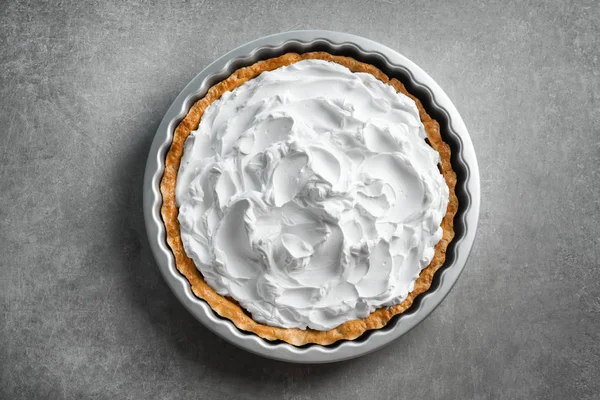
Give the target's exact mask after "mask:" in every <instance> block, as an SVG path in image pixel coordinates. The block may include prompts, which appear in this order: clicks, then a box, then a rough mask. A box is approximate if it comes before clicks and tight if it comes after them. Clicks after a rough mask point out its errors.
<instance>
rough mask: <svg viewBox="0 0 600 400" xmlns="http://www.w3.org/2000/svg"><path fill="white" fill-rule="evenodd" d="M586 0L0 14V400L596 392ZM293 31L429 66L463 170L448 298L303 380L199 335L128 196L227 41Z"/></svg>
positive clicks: (302, 372) (595, 84)
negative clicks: (474, 232)
mask: <svg viewBox="0 0 600 400" xmlns="http://www.w3.org/2000/svg"><path fill="white" fill-rule="evenodd" d="M599 4H600V3H598V2H597V1H578V2H575V1H560V0H552V1H546V2H542V1H495V2H467V1H455V2H435V1H420V2H409V1H393V0H390V1H383V0H382V1H374V2H366V1H356V2H339V1H331V2H312V1H308V0H301V1H277V2H271V3H266V2H265V3H261V2H243V3H242V2H235V3H234V2H225V1H223V2H221V1H199V2H194V1H183V2H182V1H174V0H173V1H170V2H164V3H156V4H154V3H148V2H130V3H124V2H120V1H106V2H105V1H96V2H83V1H60V2H41V1H40V2H29V3H26V2H19V1H3V2H0V105H1V107H0V398H1V399H121V398H127V399H138V398H148V399H153V398H156V399H185V398H240V399H252V398H262V399H310V398H331V399H343V398H369V399H388V398H412V399H419V398H427V399H438V398H439V399H471V398H473V399H488V398H490V399H517V398H523V399H598V398H600V380H599V377H600V344H599V343H600V337H599V332H600V283H599V282H600V268H599V264H600V263H599V261H598V260H600V229H599V225H598V224H599V223H600V203H599V198H600V185H599V183H598V180H599V178H600V176H599V174H600V128H599V126H600V72H599V71H600V60H599V57H600V51H599V45H600V43H599V41H600V39H599V38H600V24H599V22H598V21H599V20H600V5H599ZM305 28H321V29H331V30H339V31H346V32H349V33H355V34H359V35H362V36H366V37H369V38H371V39H374V40H376V41H379V42H381V43H383V44H386V45H388V46H390V47H392V48H394V49H396V50H398V51H399V52H401V53H403V54H404V55H406V56H407V57H409V58H410V59H412V60H413V61H415V62H416V63H417V64H418V65H420V66H421V67H423V68H424V69H425V70H426V71H427V72H429V73H430V74H431V75H432V76H433V77H434V79H436V80H437V81H438V83H439V84H440V85H441V86H442V87H443V88H444V89H445V90H446V91H447V92H448V94H449V95H450V97H451V98H452V99H453V101H454V102H455V104H456V106H457V108H458V109H459V111H460V112H461V114H462V116H463V118H464V119H465V122H466V124H467V126H468V128H469V130H470V132H471V136H472V138H473V142H474V145H475V148H476V151H477V154H478V158H479V162H480V166H481V177H482V208H481V219H480V228H479V232H478V237H477V240H476V242H475V246H474V249H473V252H472V255H471V258H470V261H469V262H468V265H467V267H466V269H465V272H464V273H463V275H462V276H461V278H460V280H459V282H458V284H457V286H456V287H455V288H454V290H453V291H452V292H451V294H450V295H449V296H448V298H447V299H446V300H445V302H444V303H442V305H441V306H440V307H439V308H438V309H437V310H436V311H435V312H434V313H433V314H432V315H431V316H430V317H429V318H428V319H427V320H426V321H425V322H424V323H422V324H421V325H420V326H418V327H417V328H416V329H414V330H413V331H411V332H410V333H409V334H407V335H406V336H404V337H403V338H401V339H399V340H397V341H396V342H394V343H393V344H392V345H390V346H389V347H387V348H385V349H384V350H381V351H378V352H376V353H374V354H371V355H368V356H366V357H363V358H361V359H357V360H353V361H349V362H344V363H338V364H333V365H316V366H310V365H308V366H307V365H304V366H303V365H291V364H284V363H280V362H274V361H269V360H266V359H262V358H259V357H257V356H254V355H251V354H247V353H245V352H243V351H242V350H238V349H237V348H234V347H232V346H231V345H229V344H227V343H225V342H223V341H222V340H221V339H219V338H217V337H216V336H214V335H213V334H212V333H210V332H209V331H207V329H205V328H204V327H203V326H201V325H200V324H199V323H198V322H196V321H195V320H194V319H193V318H192V317H191V316H190V315H189V314H188V313H187V311H185V310H184V309H183V307H182V306H180V304H179V303H178V302H177V300H176V299H175V298H174V296H173V295H172V294H171V292H170V290H169V288H168V287H167V286H166V284H165V283H164V282H163V280H162V277H161V276H160V275H159V272H158V269H157V267H156V265H155V263H154V260H153V258H152V255H151V253H150V250H149V247H148V243H147V240H146V237H145V230H144V224H143V218H142V198H141V193H142V175H143V169H144V164H145V157H146V154H147V152H148V150H149V146H150V142H151V140H152V137H153V134H154V131H155V129H156V128H157V126H158V123H159V122H160V120H161V118H162V115H163V114H164V112H165V111H166V110H167V108H168V107H169V105H170V103H171V101H172V100H173V99H174V98H175V96H176V95H177V93H178V92H179V91H180V90H181V89H182V88H183V86H184V85H185V84H186V83H187V82H188V81H189V80H190V79H191V78H192V77H193V76H194V75H195V74H196V73H197V72H199V71H200V70H201V69H202V68H203V67H204V66H206V65H207V64H208V63H209V62H210V61H211V60H213V59H214V58H216V57H217V56H219V55H221V54H223V53H224V52H226V51H228V50H230V49H232V48H233V47H235V46H237V45H239V44H242V43H244V42H246V41H248V40H250V39H254V38H257V37H259V36H263V35H266V34H270V33H275V32H280V31H286V30H292V29H305Z"/></svg>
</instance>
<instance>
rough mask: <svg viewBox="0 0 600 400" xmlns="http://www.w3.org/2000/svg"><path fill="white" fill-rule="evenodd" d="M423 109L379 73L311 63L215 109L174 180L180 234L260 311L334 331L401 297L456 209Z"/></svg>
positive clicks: (253, 83)
mask: <svg viewBox="0 0 600 400" xmlns="http://www.w3.org/2000/svg"><path fill="white" fill-rule="evenodd" d="M425 138H426V134H425V129H424V127H423V124H422V123H421V121H420V118H419V113H418V110H417V107H416V105H415V103H414V102H413V101H412V100H411V99H410V98H409V97H407V96H405V95H403V94H401V93H396V91H395V90H394V89H393V88H392V87H391V86H389V85H387V84H385V83H383V82H381V81H379V80H377V79H376V78H375V77H373V76H372V75H371V74H366V73H352V72H351V71H350V70H349V69H347V68H345V67H343V66H341V65H339V64H335V63H331V62H326V61H321V60H304V61H300V62H297V63H295V64H292V65H290V66H287V67H282V68H279V69H276V70H274V71H271V72H264V73H262V74H261V75H260V76H258V77H256V78H255V79H252V80H250V81H248V82H246V83H244V84H243V85H241V86H240V87H238V88H237V89H235V90H233V91H232V92H226V93H224V94H223V96H222V97H221V98H220V99H219V100H217V101H215V102H214V103H213V104H211V105H210V106H209V107H208V108H207V109H206V111H205V113H204V115H203V117H202V119H201V121H200V125H199V127H198V130H196V131H194V132H192V133H191V134H190V136H189V137H188V139H187V141H186V143H185V148H184V154H183V157H182V160H181V166H180V169H179V174H178V178H177V186H176V187H177V191H176V199H177V205H178V207H179V222H180V230H181V238H182V242H183V245H184V248H185V251H186V253H187V254H188V256H189V257H191V258H192V259H193V261H194V262H195V264H196V266H197V268H198V269H199V271H200V272H201V273H202V275H203V276H204V278H205V280H206V282H207V283H208V284H209V285H210V286H211V287H212V288H213V289H214V290H215V291H216V292H217V293H219V294H220V295H223V296H231V297H233V298H234V299H235V300H237V301H238V302H239V303H240V305H241V306H242V307H244V308H245V309H246V310H247V311H248V312H250V313H251V314H252V318H253V319H254V320H256V321H257V322H261V323H264V324H267V325H271V326H279V327H284V328H294V327H297V328H301V329H306V328H307V327H308V328H312V329H317V330H328V329H332V328H334V327H336V326H338V325H340V324H342V323H343V322H345V321H349V320H353V319H358V318H364V317H366V316H368V315H369V314H370V313H371V312H373V311H374V310H375V309H377V308H379V307H383V306H391V305H395V304H398V303H400V302H402V301H403V300H404V299H405V298H406V297H407V295H408V293H410V292H411V291H412V290H413V288H414V282H415V281H416V279H417V278H418V277H419V273H420V272H421V270H422V269H423V268H425V267H426V266H427V265H429V263H430V262H431V260H432V257H433V256H434V246H435V245H436V244H437V243H438V242H439V241H440V239H441V237H442V229H441V227H440V224H441V221H442V218H443V217H444V215H445V213H446V207H447V204H448V193H449V192H448V186H447V185H446V182H445V180H444V178H443V177H442V175H441V174H440V172H439V169H438V163H439V154H438V153H437V152H436V151H435V150H433V149H432V148H431V147H430V146H429V145H427V143H426V142H425Z"/></svg>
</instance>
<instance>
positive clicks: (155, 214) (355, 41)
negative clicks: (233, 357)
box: [144, 31, 480, 363]
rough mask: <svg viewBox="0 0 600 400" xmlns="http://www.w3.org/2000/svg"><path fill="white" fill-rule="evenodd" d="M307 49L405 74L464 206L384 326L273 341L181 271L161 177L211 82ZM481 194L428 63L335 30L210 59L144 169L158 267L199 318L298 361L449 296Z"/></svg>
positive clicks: (408, 318)
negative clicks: (164, 213)
mask: <svg viewBox="0 0 600 400" xmlns="http://www.w3.org/2000/svg"><path fill="white" fill-rule="evenodd" d="M308 51H327V52H329V53H332V54H337V55H346V56H351V57H354V58H356V59H357V60H359V61H363V62H367V63H370V64H373V65H375V66H377V67H378V68H380V69H381V70H382V71H383V72H384V73H386V74H387V75H388V76H389V77H390V78H392V77H394V78H397V79H399V80H400V81H402V82H403V83H404V85H405V86H406V88H407V89H408V91H409V92H410V93H412V94H414V95H415V96H417V97H418V98H419V99H420V100H421V102H422V103H423V105H424V107H425V109H426V110H427V112H428V113H429V114H430V115H431V116H432V117H433V118H435V119H436V120H437V121H438V122H439V123H440V129H441V133H442V137H443V139H444V141H446V142H447V143H448V144H449V145H450V147H451V149H452V160H451V161H452V165H453V169H454V170H455V172H456V174H457V178H458V182H457V186H456V195H457V197H458V201H459V210H458V213H457V215H456V217H455V220H454V223H455V238H454V240H453V242H452V243H451V244H450V246H449V247H448V250H447V259H446V262H445V264H444V265H443V266H442V268H440V270H438V271H437V273H436V275H435V277H434V280H433V283H432V285H431V288H430V289H429V290H428V291H427V292H426V293H425V294H423V295H421V296H419V297H417V299H416V300H415V302H414V304H413V306H412V307H411V308H410V309H409V310H408V311H407V312H405V313H404V314H401V315H398V316H396V317H394V318H393V319H392V320H391V321H390V322H389V323H388V325H387V326H385V327H384V328H382V329H379V330H375V331H369V332H367V333H365V334H364V335H363V336H361V337H360V338H357V339H355V340H353V341H340V342H337V343H335V344H333V345H330V346H321V345H314V344H311V345H305V346H301V347H296V346H293V345H290V344H287V343H283V342H269V341H267V340H264V339H262V338H260V337H258V336H256V335H255V334H253V333H248V332H244V331H241V330H239V329H238V328H236V327H235V325H234V324H233V323H232V322H231V321H229V320H227V319H224V318H221V317H220V316H218V315H217V314H216V313H215V312H214V311H213V310H212V309H211V308H210V306H209V305H208V304H207V303H206V302H205V301H204V300H202V299H199V298H197V297H196V296H195V295H194V294H193V293H192V291H191V287H190V284H189V283H188V281H187V279H186V278H185V277H184V276H183V275H182V274H180V273H179V271H177V268H176V266H175V259H174V257H173V254H172V252H171V249H170V248H169V246H168V244H167V242H166V232H165V227H164V224H163V220H162V217H161V214H160V207H161V205H162V196H161V193H160V189H159V185H160V180H161V178H162V175H163V171H164V163H165V156H166V153H167V151H168V149H169V147H170V145H171V141H172V138H173V132H174V130H175V128H176V127H177V125H178V123H179V122H180V121H181V120H182V119H183V118H184V117H185V115H186V114H187V112H188V111H189V109H190V107H191V106H192V104H193V103H194V102H195V101H196V100H198V99H200V98H202V97H203V96H204V95H205V93H206V91H207V90H208V89H209V88H210V87H211V86H213V85H214V84H216V83H217V82H219V81H221V80H223V79H225V78H226V77H228V76H229V75H231V73H233V72H234V71H235V70H237V69H239V68H241V67H244V66H247V65H251V64H253V63H255V62H257V61H260V60H262V59H268V58H272V57H276V56H279V55H282V54H285V53H288V52H298V53H303V52H308ZM479 201H480V193H479V169H478V166H477V160H476V157H475V151H474V149H473V145H472V143H471V139H470V137H469V134H468V132H467V129H466V127H465V125H464V122H463V121H462V118H461V117H460V115H459V113H458V111H457V110H456V108H455V107H454V105H453V104H452V102H451V101H450V99H449V98H448V96H447V95H446V94H445V93H444V91H443V90H442V89H441V88H440V87H439V86H438V85H437V84H436V83H435V81H434V80H433V79H432V78H431V77H430V76H429V75H427V74H426V73H425V72H424V71H423V70H422V69H420V68H419V67H418V66H416V65H415V64H414V63H413V62H411V61H410V60H408V59H407V58H406V57H403V56H402V55H400V54H399V53H397V52H395V51H394V50H391V49H390V48H388V47H386V46H383V45H381V44H379V43H376V42H373V41H371V40H368V39H365V38H362V37H359V36H355V35H350V34H345V33H339V32H329V31H295V32H286V33H280V34H276V35H272V36H267V37H264V38H260V39H257V40H254V41H252V42H249V43H247V44H245V45H243V46H241V47H238V48H237V49H235V50H232V51H230V52H229V53H227V54H225V55H224V56H222V57H221V58H219V59H217V60H216V61H214V62H213V63H212V64H210V65H209V66H208V67H206V68H205V69H204V70H203V71H202V72H200V73H199V74H198V75H197V76H196V77H195V78H194V79H193V80H192V81H191V82H190V83H189V84H188V85H187V86H186V87H185V88H184V89H183V91H182V92H181V93H180V94H179V96H177V98H176V99H175V101H174V102H173V104H172V105H171V107H170V108H169V110H168V111H167V113H166V114H165V116H164V118H163V120H162V122H161V124H160V126H159V128H158V130H157V133H156V135H155V137H154V141H153V143H152V147H151V149H150V153H149V156H148V161H147V164H146V172H145V177H144V217H145V221H146V230H147V233H148V239H149V242H150V246H151V248H152V251H153V253H154V256H155V258H156V261H157V264H158V266H159V269H160V271H161V273H162V274H163V276H164V277H165V280H166V281H167V283H168V284H169V286H170V287H171V289H172V290H173V292H174V293H175V295H176V296H177V298H178V299H179V300H180V301H181V302H182V304H183V305H184V306H185V307H186V308H187V309H188V310H189V311H190V312H191V313H192V314H193V315H194V316H195V317H196V318H197V319H198V320H199V321H200V322H202V323H203V324H204V325H205V326H206V327H208V328H209V329H210V330H212V331H213V332H215V333H216V334H218V335H219V336H221V337H222V338H224V339H225V340H227V341H229V342H231V343H233V344H235V345H237V346H239V347H241V348H243V349H245V350H248V351H251V352H253V353H256V354H260V355H263V356H265V357H269V358H274V359H278V360H282V361H289V362H299V363H324V362H334V361H341V360H346V359H350V358H354V357H358V356H361V355H364V354H367V353H369V352H372V351H374V350H376V349H379V348H381V347H383V346H385V345H386V344H389V343H390V342H391V341H393V340H394V339H396V338H398V337H400V336H401V335H403V334H404V333H406V332H408V331H409V330H410V329H412V328H413V327H414V326H416V325H417V324H418V323H419V322H421V321H422V320H423V319H425V317H427V315H429V314H430V313H431V312H432V311H433V310H434V309H435V307H437V305H439V304H440V303H441V301H442V300H443V299H444V298H445V297H446V295H447V294H448V292H449V291H450V289H451V288H452V286H453V285H454V283H455V282H456V280H457V279H458V276H459V275H460V273H461V271H462V269H463V268H464V266H465V263H466V260H467V257H468V254H469V252H470V249H471V246H472V244H473V240H474V237H475V231H476V227H477V220H478V216H479ZM449 329H451V328H449Z"/></svg>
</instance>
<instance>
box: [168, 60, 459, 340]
mask: <svg viewBox="0 0 600 400" xmlns="http://www.w3.org/2000/svg"><path fill="white" fill-rule="evenodd" d="M306 59H320V60H325V61H332V62H335V63H338V64H341V65H343V66H345V67H347V68H349V69H350V70H351V71H352V72H367V73H370V74H372V75H373V76H375V77H376V78H377V79H379V80H380V81H382V82H384V83H387V84H389V85H391V86H392V87H394V89H396V91H398V92H402V93H404V94H405V95H407V96H409V97H410V98H411V99H413V100H414V101H415V103H416V105H417V108H418V110H419V115H420V118H421V121H422V123H423V125H424V126H425V130H426V132H427V137H428V141H429V144H430V145H431V147H433V148H434V149H435V150H437V151H438V152H439V154H440V156H441V166H440V170H441V172H442V175H443V176H444V179H445V180H446V183H447V184H448V188H449V189H450V197H449V202H448V208H447V212H446V215H445V216H444V218H443V220H442V223H441V227H442V229H443V232H444V233H443V236H442V239H441V240H440V242H439V243H438V244H437V245H436V246H435V255H434V257H433V259H432V261H431V263H430V264H429V266H427V267H426V268H425V269H423V270H422V271H421V274H420V275H419V278H418V279H417V281H416V282H415V287H414V290H413V291H412V292H411V293H409V294H408V297H407V298H406V299H405V300H404V301H403V302H402V303H400V304H398V305H396V306H393V307H383V308H379V309H377V310H375V311H374V312H372V313H371V314H370V315H369V316H368V317H366V318H363V319H358V320H353V321H348V322H345V323H343V324H341V325H339V326H338V327H336V328H333V329H330V330H328V331H317V330H313V329H306V330H302V329H298V328H279V327H274V326H268V325H262V324H260V323H258V322H256V321H254V320H253V319H252V318H251V317H250V316H249V315H248V314H247V313H246V312H245V311H244V309H243V308H242V307H241V306H240V305H239V304H238V303H237V302H236V301H235V300H233V299H231V298H228V297H223V296H221V295H219V294H217V293H216V292H215V291H214V290H213V289H212V288H211V287H210V286H209V285H208V284H207V283H206V282H205V281H204V279H203V277H202V274H201V273H200V272H199V271H198V269H197V268H196V266H195V265H194V262H193V261H192V259H191V258H189V257H188V256H187V254H186V253H185V250H184V248H183V243H182V241H181V235H180V230H179V221H178V214H179V210H178V208H177V205H176V202H175V185H176V183H177V173H178V171H179V164H180V161H181V157H182V155H183V147H184V143H185V140H186V139H187V137H188V136H189V134H190V133H191V132H192V131H194V130H196V129H197V128H198V125H199V123H200V119H201V118H202V114H203V113H204V111H205V110H206V108H207V107H208V106H209V105H210V104H211V103H212V102H214V101H215V100H217V99H219V98H220V97H221V95H222V94H223V93H225V92H227V91H231V90H234V89H235V88H237V87H239V86H240V85H242V84H243V83H244V82H247V81H248V80H250V79H252V78H254V77H256V76H258V75H260V74H261V73H262V72H265V71H271V70H274V69H277V68H280V67H283V66H286V65H290V64H293V63H295V62H298V61H301V60H306ZM455 187H456V174H455V173H454V171H453V170H452V165H451V164H450V147H449V146H448V144H447V143H445V142H444V141H443V140H442V137H441V135H440V127H439V124H438V123H437V121H435V120H434V119H432V118H431V117H430V116H429V115H428V114H427V112H426V111H425V109H424V108H423V105H422V104H421V102H420V101H419V99H417V98H416V97H414V96H413V95H411V94H410V93H408V92H407V90H406V88H405V87H404V85H403V84H402V83H401V82H400V81H398V80H397V79H389V78H388V76H387V75H385V74H384V73H383V72H381V71H380V70H379V69H377V68H376V67H374V66H372V65H370V64H366V63H362V62H359V61H357V60H355V59H353V58H350V57H342V56H334V55H331V54H329V53H326V52H311V53H304V54H296V53H287V54H284V55H282V56H280V57H276V58H271V59H268V60H264V61H259V62H257V63H255V64H253V65H250V66H248V67H244V68H240V69H238V70H237V71H235V72H234V73H233V74H232V75H231V76H229V77H228V78H227V79H225V80H224V81H222V82H220V83H217V84H216V85H214V86H213V87H211V88H210V89H209V90H208V92H207V94H206V96H204V98H202V99H200V100H198V101H197V102H196V103H194V105H193V106H192V107H191V109H190V111H189V112H188V114H187V115H186V117H185V118H184V119H183V120H182V121H181V122H180V123H179V125H178V126H177V128H176V129H175V133H174V135H173V141H172V143H171V147H170V149H169V151H168V153H167V157H166V162H165V171H164V175H163V178H162V180H161V183H160V191H161V194H162V197H163V204H162V208H161V214H162V217H163V220H164V224H165V227H166V233H167V243H168V244H169V246H170V247H171V250H172V251H173V255H174V256H175V263H176V265H177V269H178V270H179V272H180V273H182V274H183V275H184V276H185V277H186V278H187V280H188V281H189V282H190V285H191V288H192V291H193V293H194V294H195V295H196V296H198V297H199V298H201V299H204V300H205V301H206V302H207V303H208V304H209V305H210V307H211V308H212V309H213V310H214V311H215V312H216V313H217V314H219V315H220V316H221V317H224V318H227V319H229V320H231V321H232V322H233V323H234V324H235V326H236V327H238V328H239V329H241V330H243V331H248V332H253V333H255V334H256V335H258V336H260V337H262V338H263V339H266V340H282V341H284V342H287V343H290V344H292V345H295V346H301V345H304V344H308V343H316V344H320V345H328V344H332V343H334V342H337V341H338V340H342V339H346V340H352V339H356V338H357V337H359V336H361V335H362V334H363V333H365V332H366V331H368V330H372V329H379V328H382V327H383V326H385V325H386V324H387V323H388V322H389V321H390V319H392V317H393V316H395V315H397V314H401V313H403V312H404V311H406V310H407V309H408V308H410V306H411V305H412V304H413V301H414V300H415V298H416V297H417V296H418V295H420V294H421V293H423V292H425V291H427V290H428V289H429V287H430V286H431V281H432V278H433V275H434V274H435V272H436V271H437V270H438V269H439V268H440V267H441V266H442V265H443V264H444V261H445V259H446V249H447V247H448V244H449V243H450V242H451V241H452V239H453V238H454V215H455V214H456V211H457V209H458V200H457V198H456V194H455Z"/></svg>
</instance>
